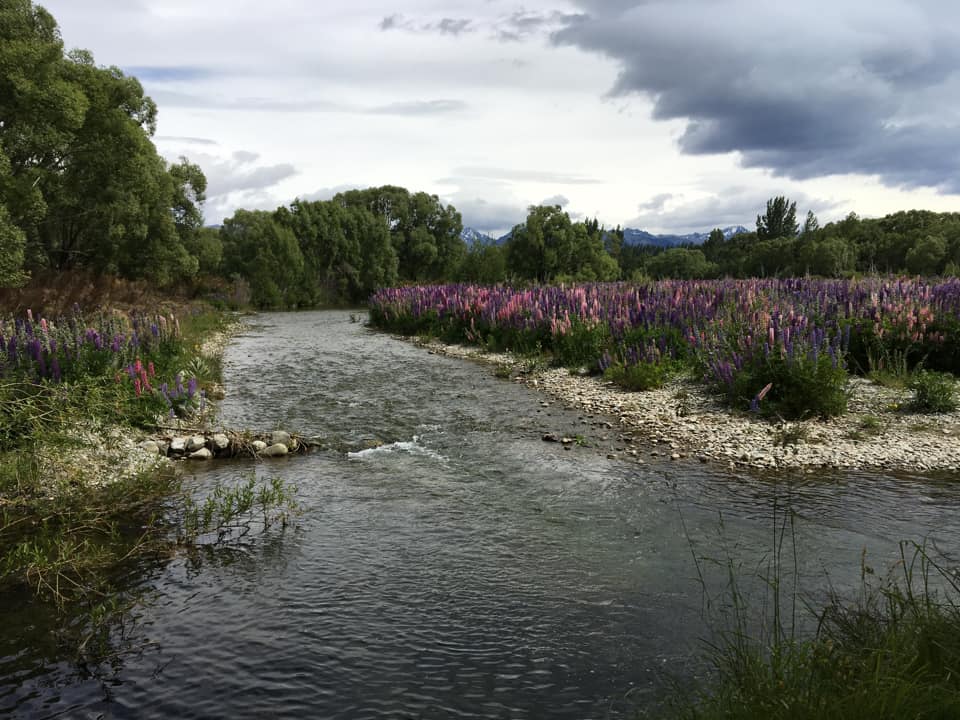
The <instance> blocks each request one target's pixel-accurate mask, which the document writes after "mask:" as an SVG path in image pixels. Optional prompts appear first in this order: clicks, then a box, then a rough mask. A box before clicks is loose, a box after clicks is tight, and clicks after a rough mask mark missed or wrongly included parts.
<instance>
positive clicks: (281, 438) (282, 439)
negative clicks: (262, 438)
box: [270, 430, 290, 447]
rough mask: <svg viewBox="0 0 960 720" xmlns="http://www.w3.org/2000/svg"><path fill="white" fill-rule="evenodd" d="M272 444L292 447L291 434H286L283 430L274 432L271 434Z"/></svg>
mask: <svg viewBox="0 0 960 720" xmlns="http://www.w3.org/2000/svg"><path fill="white" fill-rule="evenodd" d="M270 444H271V445H286V446H287V447H290V433H286V432H284V431H283V430H274V431H273V432H272V433H270Z"/></svg>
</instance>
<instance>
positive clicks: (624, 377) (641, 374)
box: [603, 362, 671, 392]
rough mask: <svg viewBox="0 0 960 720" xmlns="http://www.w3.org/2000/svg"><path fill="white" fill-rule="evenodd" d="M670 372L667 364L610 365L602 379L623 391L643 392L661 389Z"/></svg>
mask: <svg viewBox="0 0 960 720" xmlns="http://www.w3.org/2000/svg"><path fill="white" fill-rule="evenodd" d="M670 372H671V368H670V367H669V365H668V364H667V363H650V362H639V363H636V364H634V365H622V364H616V365H611V366H610V367H608V368H607V369H606V371H604V373H603V377H604V378H605V379H606V380H609V381H610V382H612V383H614V384H615V385H618V386H620V387H622V388H624V389H625V390H632V391H635V392H643V391H645V390H656V389H657V388H661V387H663V385H664V383H665V382H666V381H667V378H668V377H669V376H670Z"/></svg>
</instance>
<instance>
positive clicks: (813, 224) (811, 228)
mask: <svg viewBox="0 0 960 720" xmlns="http://www.w3.org/2000/svg"><path fill="white" fill-rule="evenodd" d="M819 229H820V221H819V220H817V216H816V215H814V214H813V210H807V219H806V220H804V221H803V230H802V231H801V232H800V235H801V236H802V237H805V238H806V237H810V236H811V235H813V234H814V233H815V232H816V231H817V230H819Z"/></svg>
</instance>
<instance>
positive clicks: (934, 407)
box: [910, 370, 957, 413]
mask: <svg viewBox="0 0 960 720" xmlns="http://www.w3.org/2000/svg"><path fill="white" fill-rule="evenodd" d="M910 389H911V390H913V403H912V407H913V409H914V410H916V411H917V412H927V413H947V412H953V411H954V410H956V409H957V381H956V379H955V378H954V377H953V376H952V375H948V374H947V373H938V372H932V371H929V370H920V371H919V372H917V373H916V374H915V375H914V376H913V378H912V379H911V381H910Z"/></svg>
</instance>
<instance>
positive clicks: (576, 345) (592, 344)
mask: <svg viewBox="0 0 960 720" xmlns="http://www.w3.org/2000/svg"><path fill="white" fill-rule="evenodd" d="M609 340H610V329H609V327H608V326H607V325H602V324H590V323H583V322H575V323H573V324H572V325H571V326H570V329H569V330H567V331H566V332H564V333H560V334H558V335H557V336H556V337H555V338H554V340H553V349H554V355H555V358H556V361H557V363H559V364H560V365H563V366H564V367H586V368H587V369H589V370H596V369H597V368H598V364H599V362H600V358H601V357H602V356H603V352H604V350H605V349H606V346H607V343H608V342H609Z"/></svg>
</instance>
